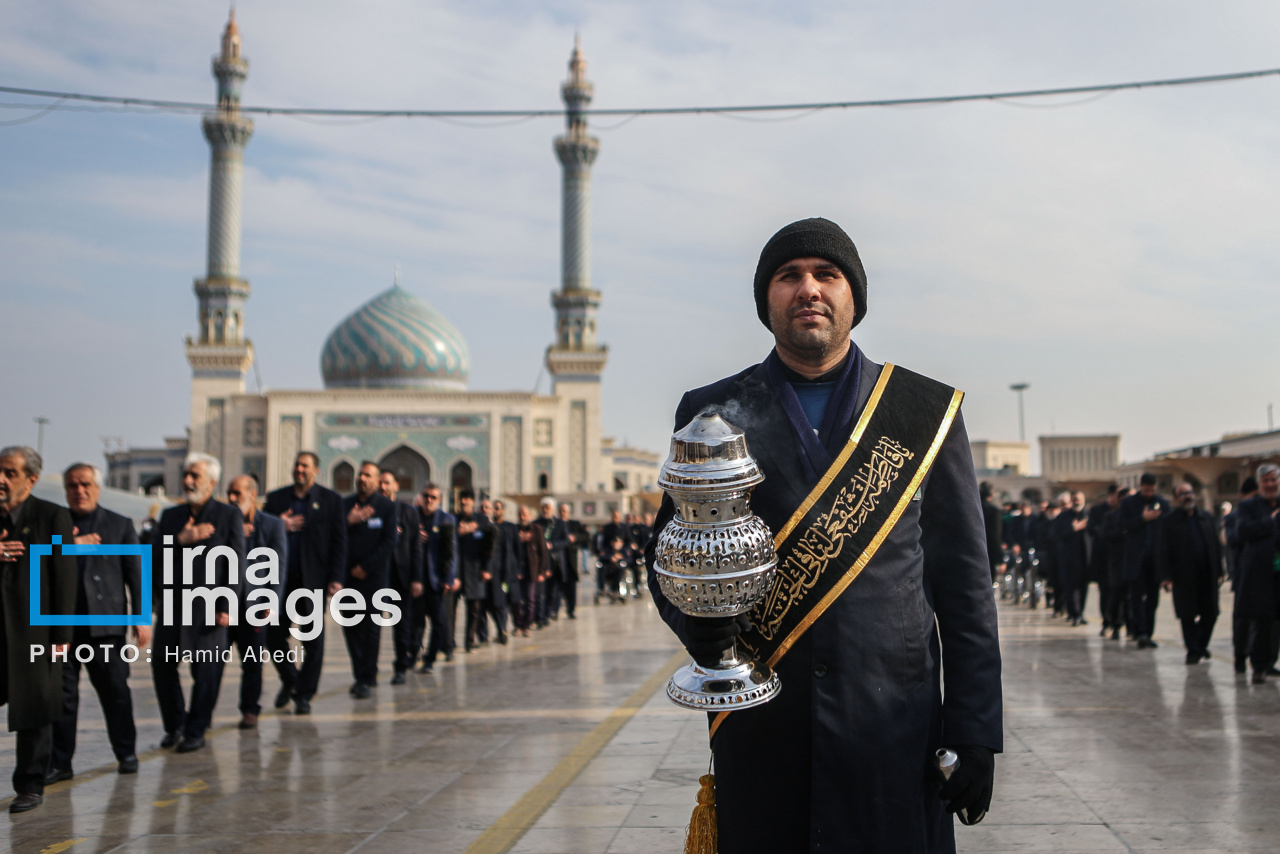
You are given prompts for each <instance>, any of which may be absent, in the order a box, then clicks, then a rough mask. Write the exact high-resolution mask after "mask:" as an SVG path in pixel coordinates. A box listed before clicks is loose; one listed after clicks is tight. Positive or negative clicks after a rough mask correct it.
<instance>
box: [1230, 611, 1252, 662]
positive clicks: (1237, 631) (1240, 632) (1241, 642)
mask: <svg viewBox="0 0 1280 854" xmlns="http://www.w3.org/2000/svg"><path fill="white" fill-rule="evenodd" d="M1231 648H1232V651H1233V652H1235V655H1236V661H1244V660H1245V659H1246V658H1248V657H1249V618H1248V617H1242V616H1240V614H1239V613H1237V612H1236V611H1235V609H1234V608H1233V609H1232V611H1231Z"/></svg>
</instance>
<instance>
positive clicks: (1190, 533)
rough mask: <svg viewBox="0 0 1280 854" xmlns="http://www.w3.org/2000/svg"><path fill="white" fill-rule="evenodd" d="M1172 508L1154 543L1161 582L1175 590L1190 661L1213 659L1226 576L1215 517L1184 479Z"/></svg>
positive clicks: (1174, 599)
mask: <svg viewBox="0 0 1280 854" xmlns="http://www.w3.org/2000/svg"><path fill="white" fill-rule="evenodd" d="M1173 504H1174V508H1175V509H1174V510H1173V512H1171V513H1170V514H1169V515H1168V516H1166V517H1165V520H1164V523H1163V524H1162V525H1161V529H1160V539H1159V541H1158V543H1157V547H1156V565H1157V566H1158V568H1159V570H1160V583H1161V586H1162V587H1164V589H1165V591H1166V592H1169V591H1172V592H1173V610H1174V613H1175V614H1177V615H1178V620H1180V621H1181V622H1182V640H1183V642H1184V643H1185V644H1186V647H1187V664H1198V663H1199V662H1201V661H1206V660H1208V658H1209V638H1210V637H1211V636H1212V635H1213V624H1214V623H1215V622H1217V620H1218V587H1219V586H1221V585H1222V579H1223V578H1224V577H1225V576H1224V575H1223V571H1222V549H1221V548H1219V544H1218V532H1217V526H1216V525H1215V524H1214V522H1213V517H1212V516H1210V515H1209V514H1208V513H1207V512H1205V511H1204V510H1203V509H1202V508H1200V507H1197V506H1196V491H1195V488H1194V487H1193V486H1192V485H1191V484H1189V483H1180V484H1178V486H1177V488H1176V489H1174V491H1173Z"/></svg>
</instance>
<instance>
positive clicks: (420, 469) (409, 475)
mask: <svg viewBox="0 0 1280 854" xmlns="http://www.w3.org/2000/svg"><path fill="white" fill-rule="evenodd" d="M378 468H380V469H382V470H383V471H389V472H391V473H392V474H394V475H395V476H396V482H397V483H399V484H400V491H401V492H407V493H409V495H410V496H413V495H417V494H418V493H419V492H421V491H422V487H423V486H424V485H425V484H426V482H427V481H428V480H430V479H431V463H429V462H427V459H426V457H424V456H422V454H419V453H418V452H417V451H415V450H414V449H413V448H410V447H408V446H406V445H401V446H399V447H398V448H396V449H395V450H393V451H391V453H389V454H387V455H386V456H384V457H383V458H382V459H381V460H379V461H378Z"/></svg>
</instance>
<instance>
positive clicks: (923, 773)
mask: <svg viewBox="0 0 1280 854" xmlns="http://www.w3.org/2000/svg"><path fill="white" fill-rule="evenodd" d="M755 300H756V306H757V311H758V314H759V316H760V320H761V321H762V322H763V323H764V324H765V326H766V327H767V328H769V329H770V331H771V332H772V333H773V335H774V340H775V347H774V350H773V352H771V353H770V354H769V355H768V357H767V358H766V359H765V360H764V362H762V363H761V364H759V365H755V366H752V367H750V368H748V369H746V370H745V371H743V372H741V373H739V374H737V375H735V376H733V377H729V378H727V379H724V380H721V381H719V382H717V383H714V384H712V385H709V386H705V387H703V388H701V389H697V390H695V391H691V392H689V393H687V394H686V395H685V396H684V398H683V400H681V402H680V405H679V407H678V409H677V411H676V424H675V426H676V429H677V433H676V435H675V436H674V437H673V439H672V450H671V456H670V458H669V459H668V460H667V462H666V464H665V465H664V466H663V470H662V475H661V478H660V483H661V485H662V486H663V488H664V489H665V490H666V492H667V495H666V497H665V498H664V500H663V505H662V511H661V513H660V514H659V516H658V519H657V521H656V524H655V527H654V531H655V536H654V537H653V539H652V540H651V541H650V543H649V547H648V549H647V553H646V563H647V566H648V570H649V586H650V589H651V591H652V593H653V596H654V599H655V601H656V602H657V604H658V608H659V610H660V612H661V613H662V616H663V618H664V619H665V620H666V621H667V623H668V624H669V625H670V626H671V628H672V630H673V631H674V632H675V633H676V634H677V635H678V636H679V638H680V640H681V641H682V642H683V643H684V645H685V647H686V648H687V649H688V650H689V652H690V654H691V655H692V656H693V659H694V663H693V664H692V665H690V666H688V667H686V668H683V669H682V670H681V671H680V672H679V673H677V674H676V676H675V677H673V679H672V682H671V684H670V685H669V686H668V695H669V696H670V697H671V698H672V700H674V701H675V702H676V703H678V704H680V705H682V706H686V707H688V708H694V709H704V710H706V711H708V712H709V713H710V730H711V747H712V752H713V761H714V765H715V777H714V785H715V789H716V791H715V792H714V793H711V792H709V791H708V787H709V786H710V785H711V783H712V778H711V777H710V776H708V777H705V778H703V783H704V792H703V793H700V794H699V798H698V800H699V803H700V804H702V805H703V806H700V807H699V809H698V811H697V812H695V821H694V823H693V827H692V828H691V834H690V841H689V846H690V848H689V850H691V851H703V850H708V851H711V850H716V847H715V846H716V845H717V841H716V840H715V838H714V836H713V835H712V833H711V831H712V830H713V829H714V830H717V831H718V850H719V851H720V852H723V854H741V852H779V851H786V852H801V851H815V852H816V851H894V852H950V851H954V850H955V838H954V825H953V822H952V819H951V815H949V813H955V814H958V815H959V816H960V817H961V820H962V821H963V822H964V823H968V824H972V823H976V822H977V821H980V820H981V818H982V816H983V815H984V814H985V813H986V810H987V808H988V807H989V805H990V801H991V793H992V779H993V775H994V769H995V754H996V753H999V752H1000V751H1001V749H1002V745H1003V731H1002V721H1001V691H1000V652H999V647H998V642H997V635H996V609H995V601H994V598H993V596H992V590H991V573H990V567H989V565H988V562H987V549H986V540H985V534H984V528H983V521H982V512H981V506H980V503H979V498H978V485H977V480H976V478H975V477H974V471H973V462H972V457H971V455H970V450H969V442H968V438H967V436H966V434H965V429H964V423H963V419H962V418H961V416H960V411H959V409H960V402H961V399H962V397H963V395H962V394H961V393H960V392H958V391H956V390H954V389H952V388H949V387H947V386H945V385H943V384H941V383H939V382H936V381H934V380H931V379H928V378H926V377H923V376H920V375H919V374H915V373H912V372H911V371H908V370H906V369H904V368H900V367H897V366H894V365H892V364H887V363H886V364H884V365H879V364H876V363H874V362H872V361H871V360H870V358H867V357H866V356H864V354H863V353H862V352H861V350H860V349H859V348H858V347H857V345H856V344H854V343H853V342H852V341H851V340H850V332H851V330H852V329H853V327H854V326H856V325H857V324H858V323H859V322H860V321H861V320H862V318H863V317H864V316H865V315H866V311H867V285H866V275H865V273H864V272H863V268H862V264H861V261H860V260H859V258H858V253H857V249H856V248H855V247H854V245H853V242H852V241H851V240H850V239H849V237H848V235H846V234H845V232H844V231H843V230H842V229H841V228H840V227H839V226H837V225H836V224H835V223H832V222H830V221H828V220H825V219H808V220H802V221H800V222H796V223H792V224H791V225H788V226H786V227H785V228H783V229H782V230H781V231H779V232H778V233H777V234H775V235H774V236H773V237H772V238H771V239H770V240H769V242H768V243H767V244H766V245H765V248H764V251H763V252H762V253H761V256H760V261H759V265H758V266H757V269H756V276H755ZM948 754H949V755H948ZM943 755H946V756H947V759H946V760H945V763H944V764H945V766H946V767H945V769H940V767H939V763H940V761H943V760H940V759H939V757H940V756H943ZM944 770H945V774H944ZM710 804H715V810H716V812H717V815H716V816H715V817H714V818H711V817H710V816H711V812H710V810H709V809H708V807H709V805H710Z"/></svg>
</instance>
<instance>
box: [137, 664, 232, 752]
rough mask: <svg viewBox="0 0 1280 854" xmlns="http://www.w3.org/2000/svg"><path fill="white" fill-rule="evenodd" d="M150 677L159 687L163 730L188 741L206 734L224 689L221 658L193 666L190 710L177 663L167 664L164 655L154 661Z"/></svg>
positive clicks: (157, 692)
mask: <svg viewBox="0 0 1280 854" xmlns="http://www.w3.org/2000/svg"><path fill="white" fill-rule="evenodd" d="M195 654H198V651H197V652H195V653H193V655H195ZM151 678H152V679H153V680H154V681H155V685H156V702H157V703H158V704H159V706H160V718H161V720H163V722H164V731H165V732H181V733H182V734H183V735H184V736H187V737H189V738H199V737H200V736H202V735H204V732H205V730H207V729H208V728H209V723H210V722H211V721H212V720H213V707H214V706H216V705H218V691H219V690H220V689H221V688H222V659H221V658H218V660H216V661H197V662H192V663H191V679H192V681H193V682H194V683H195V684H194V685H192V687H191V706H190V708H188V707H187V705H186V701H185V700H184V699H183V697H182V683H181V682H179V681H178V662H176V661H165V660H164V655H163V654H162V655H160V656H157V657H154V658H152V660H151Z"/></svg>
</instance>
